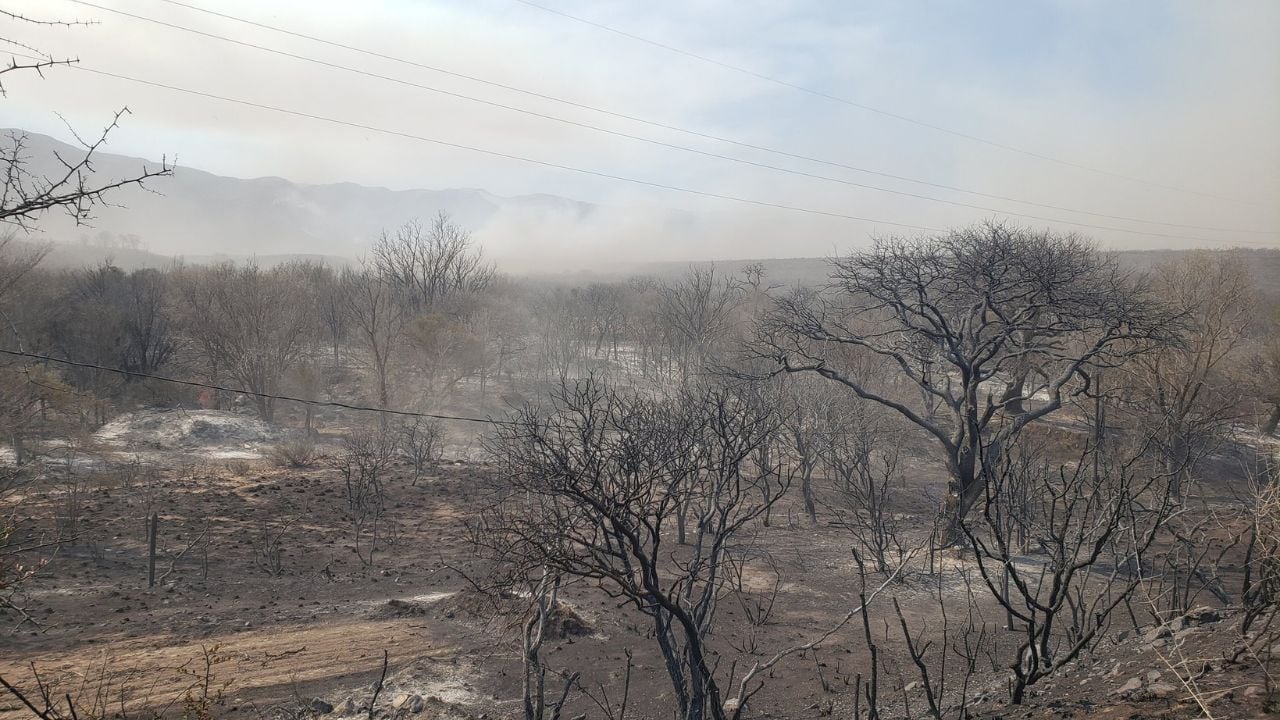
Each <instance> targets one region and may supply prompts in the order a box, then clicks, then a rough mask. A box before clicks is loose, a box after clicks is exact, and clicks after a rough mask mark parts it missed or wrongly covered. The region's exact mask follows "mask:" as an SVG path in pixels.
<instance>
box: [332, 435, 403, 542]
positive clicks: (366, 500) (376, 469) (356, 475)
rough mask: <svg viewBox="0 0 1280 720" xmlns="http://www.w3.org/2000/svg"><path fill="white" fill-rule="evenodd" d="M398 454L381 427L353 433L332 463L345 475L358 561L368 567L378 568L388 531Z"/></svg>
mask: <svg viewBox="0 0 1280 720" xmlns="http://www.w3.org/2000/svg"><path fill="white" fill-rule="evenodd" d="M395 452H396V448H395V438H394V437H393V436H392V433H391V432H390V431H389V429H388V428H387V427H386V425H378V426H375V427H368V428H363V429H358V430H355V431H353V432H351V433H349V434H348V435H347V437H346V438H345V439H344V440H343V449H342V451H341V452H339V453H337V454H336V455H334V456H333V457H332V458H331V459H330V462H331V463H332V465H333V467H334V468H335V469H337V470H338V472H339V473H340V474H341V475H342V480H343V483H344V488H345V498H346V501H347V512H348V518H349V519H350V521H351V532H352V541H353V543H354V546H355V547H354V549H355V553H356V557H358V558H360V562H362V563H364V564H365V565H373V564H374V554H375V553H376V552H377V551H378V540H379V539H380V538H381V537H382V533H383V532H384V531H385V529H386V528H385V527H384V525H383V516H384V514H385V513H386V509H387V474H388V471H389V470H390V468H391V464H392V462H393V461H394V460H395ZM362 541H365V544H364V545H363V546H362V545H361V542H362Z"/></svg>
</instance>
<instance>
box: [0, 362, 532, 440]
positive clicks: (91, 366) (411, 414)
mask: <svg viewBox="0 0 1280 720" xmlns="http://www.w3.org/2000/svg"><path fill="white" fill-rule="evenodd" d="M0 353H3V354H5V355H13V356H15V357H23V358H28V359H31V360H41V361H44V362H52V363H59V364H61V365H69V366H71V367H78V368H86V369H90V370H102V371H104V372H110V373H116V374H118V375H127V376H129V377H136V378H146V379H148V380H159V381H161V382H167V383H173V384H175V385H186V386H187V387H197V388H204V389H206V390H219V391H222V392H230V393H238V394H240V395H249V396H252V397H260V398H268V399H271V400H287V401H289V402H296V403H302V404H304V405H314V406H318V407H335V408H342V409H344V410H359V411H362V412H372V413H382V414H384V415H401V416H404V417H418V418H433V419H436V420H461V421H464V422H475V423H488V424H490V425H513V424H514V423H512V422H511V421H510V420H494V419H493V418H476V417H464V416H461V415H441V414H438V413H424V412H413V411H411V410H392V409H390V408H382V407H371V406H368V405H352V404H350V403H344V402H337V401H336V400H313V399H311V398H300V397H293V396H292V395H273V394H271V393H260V392H253V391H252V390H245V389H243V388H232V387H226V386H223V385H213V384H211V383H202V382H195V381H194V380H179V379H177V378H171V377H166V376H164V375H153V374H151V373H142V372H135V371H133V370H124V369H121V368H114V367H108V366H106V365H98V364H96V363H87V362H77V361H75V360H64V359H63V358H56V357H51V356H49V355H41V354H39V353H30V352H22V351H20V350H6V349H4V348H0Z"/></svg>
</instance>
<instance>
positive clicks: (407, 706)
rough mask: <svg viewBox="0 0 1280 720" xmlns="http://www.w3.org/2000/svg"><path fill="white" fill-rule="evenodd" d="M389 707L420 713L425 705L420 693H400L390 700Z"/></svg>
mask: <svg viewBox="0 0 1280 720" xmlns="http://www.w3.org/2000/svg"><path fill="white" fill-rule="evenodd" d="M391 707H393V708H395V709H396V710H403V711H405V712H410V713H414V714H417V713H420V712H422V709H423V708H424V707H426V704H425V703H424V702H423V700H422V696H421V695H410V694H409V693H400V694H399V695H396V697H395V699H394V700H392V701H391Z"/></svg>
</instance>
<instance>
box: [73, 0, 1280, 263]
mask: <svg viewBox="0 0 1280 720" xmlns="http://www.w3.org/2000/svg"><path fill="white" fill-rule="evenodd" d="M158 1H159V2H163V3H167V4H169V5H174V6H177V7H182V8H186V9H188V10H192V11H195V12H201V13H205V14H208V15H212V16H215V17H220V18H224V19H227V20H232V21H235V22H239V23H243V24H246V25H249V26H252V27H257V28H261V29H265V30H270V31H272V32H276V33H280V34H283V35H287V36H292V37H297V38H302V39H306V40H310V41H312V42H317V43H321V44H324V45H328V46H330V47H336V48H340V49H343V50H348V51H351V52H355V53H360V54H363V55H367V56H370V57H375V58H379V59H383V60H389V61H392V62H396V63H400V64H403V65H408V66H411V67H415V68H420V69H424V70H429V71H431V72H436V73H440V74H443V75H448V76H451V77H456V78H460V79H464V80H468V81H472V82H477V83H481V84H484V85H488V86H491V87H496V88H500V89H503V90H508V91H511V92H516V93H521V94H523V95H527V96H529V97H535V98H539V99H543V100H549V101H552V102H556V103H561V104H564V105H567V106H570V107H574V108H578V109H582V110H588V111H591V112H596V113H600V114H603V115H607V116H610V117H616V118H620V119H623V120H628V121H631V122H637V123H641V124H645V125H649V126H651V127H656V128H661V129H664V130H670V131H674V132H680V133H684V134H687V135H691V136H694V137H700V138H704V139H708V140H714V141H717V142H723V143H727V144H730V145H735V146H738V147H743V148H748V149H751V150H757V151H761V152H767V153H771V154H775V155H778V156H781V157H787V158H791V159H795V160H802V161H805V162H811V163H816V164H821V165H826V166H829V167H835V168H840V169H844V170H850V171H853V172H859V173H865V174H868V175H874V176H877V177H883V178H887V179H892V180H898V181H901V182H907V183H913V184H917V185H923V186H927V187H933V188H938V189H941V190H948V191H951V192H959V193H965V194H968V195H974V196H977V197H984V198H988V199H993V200H1001V201H1004V202H1012V203H1017V204H1021V205H1029V206H1032V207H1040V208H1045V209H1049V210H1058V211H1061V212H1069V213H1075V214H1079V215H1088V216H1092V217H1100V218H1105V219H1109V220H1120V221H1123V222H1134V223H1142V224H1147V225H1158V226H1163V227H1170V228H1182V229H1186V230H1202V231H1209V232H1230V233H1243V234H1252V235H1275V234H1277V233H1276V232H1275V231H1270V230H1253V229H1246V228H1230V227H1215V226H1208V225H1193V224H1189V223H1174V222H1167V221H1163V220H1151V219H1145V218H1138V217H1131V216H1126V215H1116V214H1112V213H1103V212H1095V211H1091V210H1081V209H1079V208H1073V207H1068V206H1064V205H1055V204H1052V203H1043V202H1036V201H1032V200H1023V199H1020V198H1015V197H1010V196H1007V195H1000V194H995V193H986V192H980V191H976V190H968V189H965V188H962V187H957V186H954V185H948V184H945V183H937V182H932V181H928V180H920V179H917V178H912V177H907V176H903V175H896V174H894V173H888V172H883V171H879V170H872V169H869V168H864V167H859V166H856V165H850V164H846V163H840V162H835V161H831V160H824V159H822V158H817V157H813V156H809V155H804V154H800V153H793V152H789V151H785V150H779V149H776V148H770V147H767V146H763V145H758V144H754V143H748V142H743V141H740V140H734V139H732V138H728V137H724V136H720V135H715V134H712V133H705V132H701V131H698V130H691V129H688V128H684V127H680V126H677V125H671V124H668V123H663V122H658V121H654V120H649V119H646V118H642V117H637V116H635V115H629V114H626V113H621V112H616V111H612V110H608V109H604V108H600V107H596V106H592V105H587V104H584V103H579V102H575V101H573V100H567V99H564V98H560V97H556V96H553V95H547V94H545V93H540V92H536V91H532V90H527V89H524V88H520V87H516V86H513V85H508V84H505V83H500V82H494V81H491V80H487V79H485V78H481V77H477V76H474V75H467V74H464V73H458V72H454V71H451V70H446V69H444V68H441V67H438V66H434V65H428V64H425V63H420V62H416V61H413V60H407V59H404V58H400V57H396V56H393V55H388V54H386V53H381V52H377V51H373V50H368V49H366V48H361V47H357V46H353V45H349V44H346V43H341V42H336V41H333V40H328V39H326V38H322V37H317V36H315V35H309V34H306V33H301V32H297V31H294V30H289V29H287V28H282V27H280V26H277V25H269V24H266V23H261V22H257V21H254V20H249V19H246V18H242V17H238V16H235V15H230V14H227V13H223V12H218V11H215V10H209V9H207V8H202V7H199V6H195V5H189V4H187V3H184V2H179V1H178V0H158ZM68 2H74V3H77V4H80V5H85V6H88V7H93V8H97V9H101V10H104V11H106V12H112V13H116V14H119V15H123V16H126V17H130V18H134V19H137V20H142V21H146V22H151V23H155V24H158V25H162V26H165V27H169V28H172V29H176V30H181V31H185V32H190V33H193V34H196V35H202V36H204V37H209V38H213V39H217V40H223V41H226V42H230V43H234V44H237V45H242V46H245V47H251V48H254V49H257V50H261V51H264V52H270V53H274V54H277V55H283V56H285V57H290V58H293V59H297V60H303V61H306V62H312V63H316V64H320V65H323V66H327V67H331V68H336V69H341V70H345V71H348V72H353V73H357V74H361V75H365V76H369V77H375V78H379V79H382V80H387V81H390V82H394V83H398V84H401V85H407V86H411V87H415V88H419V89H422V90H427V91H430V92H436V93H440V94H445V95H450V96H452V97H456V98H461V99H464V100H469V101H473V102H477V103H482V104H485V105H490V106H493V107H498V108H502V109H505V110H510V111H513V112H520V113H524V114H527V115H532V116H535V117H540V118H544V119H548V120H553V121H556V122H562V123H567V124H570V125H576V126H578V127H583V128H587V129H591V130H595V131H598V132H603V133H608V134H611V135H615V136H619V137H625V138H628V139H632V140H637V141H640V142H646V143H651V144H654V145H659V146H662V147H667V148H671V149H675V150H681V151H684V152H690V153H695V154H699V155H704V156H707V157H714V158H718V159H722V160H728V161H731V162H736V163H742V164H746V165H751V166H755V167H759V168H762V169H767V170H772V171H777V172H783V173H788V174H792V175H798V176H802V177H808V178H813V179H819V180H825V181H829V182H836V183H840V184H843V185H848V186H852V187H858V188H863V189H867V190H874V191H877V192H885V193H890V194H894V195H902V196H906V197H912V198H917V199H920V200H926V201H930V202H939V203H945V204H949V205H956V206H960V207H967V208H971V209H975V210H982V211H984V212H995V213H1000V214H1004V215H1013V216H1017V217H1025V218H1029V219H1033V220H1041V221H1046V222H1058V223H1063V224H1074V225H1079V226H1081V227H1091V228H1095V229H1101V230H1111V231H1115V232H1126V233H1137V232H1142V231H1133V230H1126V229H1123V228H1111V227H1106V226H1100V225H1091V224H1088V223H1075V222H1073V221H1070V220H1060V219H1057V218H1048V217H1042V216H1038V215H1031V214H1028V213H1020V212H1016V211H1008V210H1000V209H996V208H988V207H984V206H981V205H973V204H969V203H963V202H958V201H953V200H946V199H943V198H935V197H931V196H927V195H920V194H917V193H911V192H906V191H901V190H894V189H891V188H884V187H880V186H876V185H868V184H864V183H857V182H853V181H849V180H845V179H842V178H833V177H829V176H824V175H818V174H816V173H809V172H804V171H799V170H793V169H790V168H781V167H777V166H773V165H768V164H766V163H759V162H754V161H751V160H744V159H742V158H737V157H732V156H726V155H722V154H719V153H713V152H707V151H703V150H698V149H695V148H690V147H686V146H681V145H675V144H672V143H666V142H662V141H658V140H653V139H651V138H645V137H640V136H636V135H632V134H629V133H624V132H620V131H615V130H609V129H606V128H601V127H598V126H595V125H590V124H588V123H582V122H578V121H574V120H568V119H565V118H560V117H556V116H550V115H546V114H544V113H539V112H536V111H531V110H527V109H524V108H518V107H513V106H510V105H505V104H502V103H497V102H493V101H489V100H482V99H479V98H474V97H471V96H467V95H463V94H461V93H456V92H452V91H447V90H441V89H439V88H434V87H430V86H425V85H421V84H418V83H414V82H411V81H407V80H402V79H399V78H393V77H388V76H385V75H381V74H378V73H371V72H367V71H363V70H359V69H355V68H351V67H349V66H345V65H341V64H339V63H332V62H328V61H324V60H318V59H315V58H310V57H306V56H302V55H297V54H295V53H290V52H286V51H282V50H277V49H275V48H270V47H265V46H262V45H257V44H254V43H249V42H245V41H241V40H236V39H233V38H228V37H225V36H221V35H217V34H214V33H209V32H205V31H202V30H196V29H193V28H189V27H185V26H182V25H177V24H175V23H169V22H165V21H161V20H156V19H154V18H149V17H145V16H141V15H136V14H133V13H128V12H124V11H122V10H116V9H113V8H108V7H103V6H101V5H97V4H94V3H91V2H87V1H86V0H68ZM1157 236H1159V237H1166V236H1165V235H1157ZM1167 237H1179V236H1174V235H1169V236H1167ZM1190 239H1194V240H1200V241H1204V240H1205V238H1190Z"/></svg>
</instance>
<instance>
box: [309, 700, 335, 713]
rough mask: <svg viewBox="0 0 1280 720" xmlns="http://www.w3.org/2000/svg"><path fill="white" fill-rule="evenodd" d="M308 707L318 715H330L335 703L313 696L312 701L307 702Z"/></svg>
mask: <svg viewBox="0 0 1280 720" xmlns="http://www.w3.org/2000/svg"><path fill="white" fill-rule="evenodd" d="M307 707H309V708H311V711H312V712H314V713H316V714H318V715H328V714H329V713H331V712H333V705H331V704H329V703H327V702H325V701H324V700H322V699H320V698H311V702H309V703H307Z"/></svg>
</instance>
